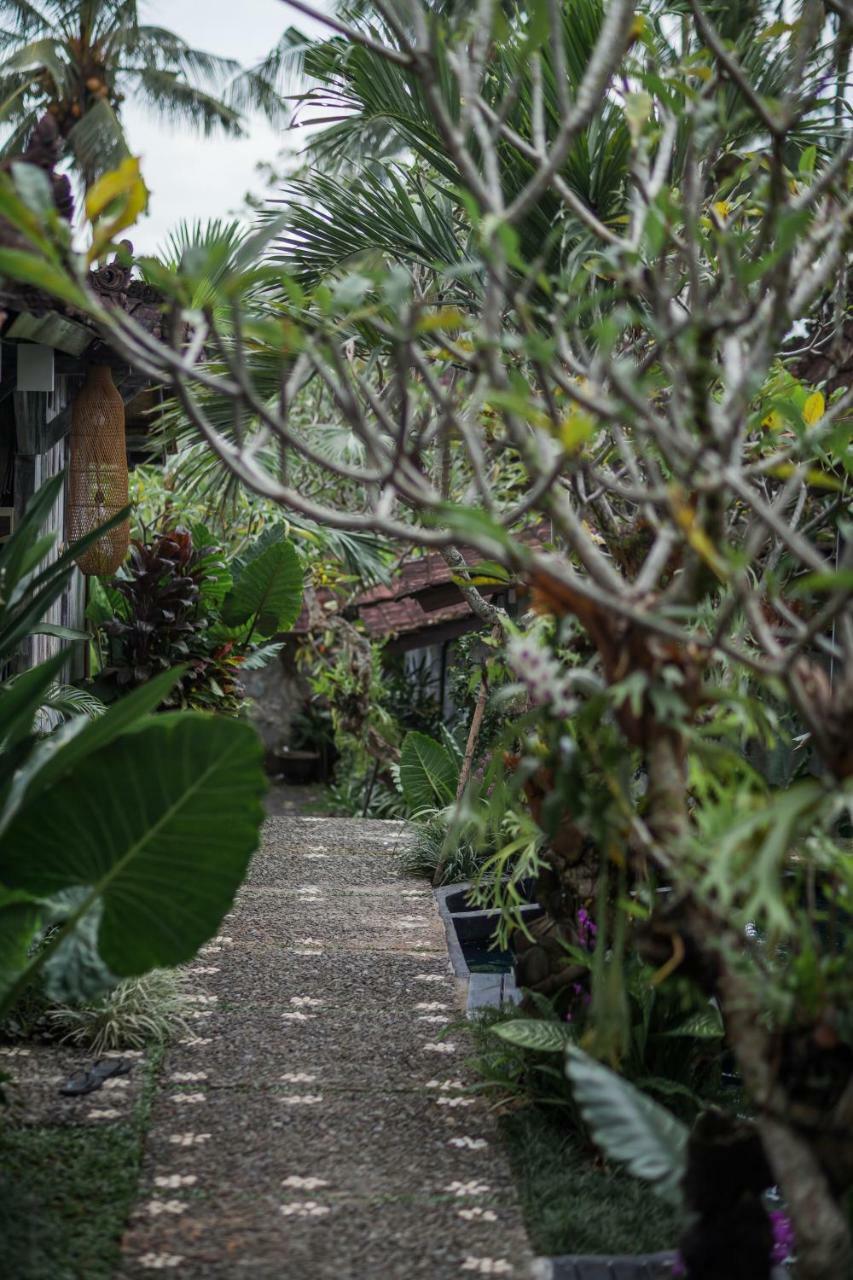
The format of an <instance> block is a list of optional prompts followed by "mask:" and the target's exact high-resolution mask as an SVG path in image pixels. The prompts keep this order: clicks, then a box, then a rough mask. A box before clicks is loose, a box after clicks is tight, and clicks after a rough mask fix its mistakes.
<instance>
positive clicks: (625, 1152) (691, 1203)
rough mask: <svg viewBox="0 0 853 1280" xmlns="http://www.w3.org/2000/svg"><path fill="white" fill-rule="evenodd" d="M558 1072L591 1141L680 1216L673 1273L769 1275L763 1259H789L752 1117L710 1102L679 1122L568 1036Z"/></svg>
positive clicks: (763, 1278) (742, 1279)
mask: <svg viewBox="0 0 853 1280" xmlns="http://www.w3.org/2000/svg"><path fill="white" fill-rule="evenodd" d="M566 1073H567V1075H568V1077H569V1079H570V1080H571V1084H572V1093H573V1097H574V1100H575V1102H576V1105H577V1106H578V1109H579V1111H580V1114H581V1116H582V1117H583V1120H584V1122H585V1123H586V1125H587V1126H588V1128H589V1131H590V1133H591V1135H592V1137H593V1139H594V1141H595V1142H596V1145H597V1146H598V1147H599V1149H600V1150H601V1151H602V1152H603V1153H604V1154H605V1155H606V1156H607V1157H608V1158H609V1159H611V1160H615V1161H618V1162H619V1163H620V1164H622V1165H624V1166H625V1168H626V1169H627V1170H628V1171H629V1172H630V1173H631V1174H633V1175H634V1177H636V1178H641V1179H642V1180H643V1181H644V1182H646V1183H648V1185H649V1186H650V1187H651V1188H652V1190H653V1191H655V1193H656V1194H657V1195H659V1196H662V1197H664V1199H666V1200H668V1201H669V1202H670V1203H672V1204H673V1205H675V1206H676V1207H677V1208H678V1209H679V1210H680V1211H681V1214H682V1217H683V1218H684V1220H686V1221H688V1222H689V1224H690V1225H689V1226H688V1228H687V1231H686V1234H685V1235H684V1238H683V1242H682V1248H681V1256H680V1258H679V1260H678V1268H677V1270H675V1271H674V1273H673V1274H681V1275H685V1276H696V1277H700V1280H701V1277H708V1278H709V1280H711V1278H712V1277H716V1276H731V1277H733V1278H735V1280H770V1275H771V1268H772V1265H773V1264H774V1263H777V1262H785V1261H788V1260H789V1255H790V1253H791V1249H792V1246H793V1245H794V1243H795V1241H794V1236H793V1233H792V1231H791V1224H790V1220H789V1219H788V1216H787V1214H786V1213H785V1212H784V1211H783V1210H781V1209H779V1208H778V1202H777V1207H776V1208H771V1206H770V1203H769V1202H768V1201H766V1200H765V1198H764V1196H765V1193H766V1192H767V1191H768V1190H769V1188H770V1186H771V1183H772V1180H773V1175H772V1173H771V1170H770V1166H769V1164H768V1163H767V1159H766V1157H765V1155H764V1152H763V1150H762V1148H761V1142H760V1138H759V1136H758V1133H757V1130H756V1128H755V1125H754V1124H753V1123H751V1122H750V1121H749V1120H744V1119H740V1118H737V1117H732V1116H727V1115H725V1114H724V1113H723V1112H719V1111H716V1110H714V1111H708V1112H705V1113H703V1115H701V1116H700V1117H699V1119H698V1120H697V1122H696V1124H695V1125H694V1127H693V1129H692V1131H691V1130H688V1129H687V1127H686V1126H685V1125H684V1124H682V1123H681V1121H680V1120H678V1119H677V1118H676V1117H675V1116H673V1115H672V1114H671V1113H670V1112H669V1111H668V1110H667V1109H666V1108H665V1107H662V1106H661V1105H660V1104H658V1103H657V1102H654V1101H653V1100H652V1099H651V1098H649V1097H647V1095H646V1094H645V1093H643V1092H641V1091H640V1090H639V1089H637V1088H635V1086H634V1085H632V1084H631V1083H630V1082H629V1081H627V1080H625V1079H624V1078H623V1077H622V1076H620V1075H618V1074H617V1073H616V1072H614V1071H610V1070H609V1069H608V1068H607V1067H605V1066H604V1065H603V1064H602V1063H600V1062H598V1061H596V1059H595V1058H591V1057H590V1056H589V1055H588V1054H586V1053H584V1052H583V1050H582V1049H580V1048H579V1047H578V1046H577V1045H571V1046H569V1047H568V1049H567V1050H566ZM709 1147H712V1148H713V1149H714V1150H715V1152H716V1154H717V1166H716V1169H715V1174H714V1182H713V1185H712V1186H710V1187H709V1186H708V1185H707V1176H708V1173H707V1169H706V1168H705V1167H704V1165H703V1159H702V1157H703V1156H704V1155H705V1153H706V1152H707V1149H708V1148H709ZM721 1226H724V1227H725V1229H724V1230H721V1229H720V1228H721ZM774 1274H775V1272H774Z"/></svg>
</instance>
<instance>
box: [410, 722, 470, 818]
mask: <svg viewBox="0 0 853 1280" xmlns="http://www.w3.org/2000/svg"><path fill="white" fill-rule="evenodd" d="M458 781H459V767H458V766H457V764H456V763H455V762H454V761H453V760H452V759H451V757H450V753H449V752H448V750H447V748H446V747H443V746H442V745H441V743H440V742H436V740H435V739H434V738H430V737H428V736H427V735H426V734H425V733H416V732H412V733H407V734H406V738H405V741H404V742H403V747H402V750H401V752H400V786H401V787H402V789H403V797H404V799H405V801H406V804H407V805H408V807H409V809H410V810H411V812H412V813H421V812H423V810H424V809H435V808H444V807H445V806H446V805H449V804H452V803H453V801H454V800H455V798H456V785H457V782H458Z"/></svg>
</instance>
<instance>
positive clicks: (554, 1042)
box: [492, 1018, 577, 1053]
mask: <svg viewBox="0 0 853 1280" xmlns="http://www.w3.org/2000/svg"><path fill="white" fill-rule="evenodd" d="M492 1030H493V1031H494V1033H495V1035H496V1036H500V1037H501V1039H502V1040H508V1041H509V1043H510V1044H515V1045H518V1047H519V1048H520V1049H529V1050H530V1051H531V1052H533V1053H565V1051H566V1048H567V1046H568V1045H570V1044H574V1042H575V1040H576V1039H577V1030H576V1029H575V1028H574V1027H572V1026H570V1025H567V1024H566V1023H563V1022H546V1021H545V1020H544V1019H542V1018H513V1019H512V1020H511V1021H509V1022H497V1023H495V1025H494V1026H493V1027H492Z"/></svg>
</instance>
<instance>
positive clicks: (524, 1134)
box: [501, 1106, 681, 1257]
mask: <svg viewBox="0 0 853 1280" xmlns="http://www.w3.org/2000/svg"><path fill="white" fill-rule="evenodd" d="M501 1130H502V1133H503V1136H504V1141H505V1143H506V1147H507V1152H508V1155H509V1160H510V1164H511V1166H512V1170H513V1173H514V1174H515V1178H516V1181H517V1184H518V1193H519V1200H520V1202H521V1207H522V1211H523V1213H524V1220H525V1225H526V1227H527V1232H528V1235H529V1237H530V1242H531V1244H532V1245H533V1248H534V1250H535V1251H536V1253H538V1254H543V1255H545V1256H548V1257H556V1256H558V1255H560V1254H566V1253H656V1252H657V1251H658V1250H664V1249H673V1248H675V1247H676V1245H677V1243H678V1237H679V1234H680V1231H681V1224H680V1220H679V1215H678V1213H677V1212H676V1211H675V1210H674V1209H673V1208H672V1207H671V1206H670V1205H668V1204H666V1203H664V1201H663V1200H661V1199H660V1198H659V1197H657V1196H655V1195H654V1194H653V1193H652V1192H651V1191H649V1189H648V1187H646V1186H644V1185H643V1183H641V1182H638V1181H637V1180H636V1179H635V1178H631V1177H629V1176H628V1174H626V1173H623V1172H622V1171H621V1170H618V1169H614V1168H613V1167H612V1166H607V1165H603V1164H600V1163H597V1162H596V1161H595V1160H594V1159H593V1157H592V1156H591V1154H590V1152H589V1149H584V1148H583V1147H582V1146H581V1143H580V1139H579V1138H578V1137H577V1135H576V1134H574V1133H572V1132H571V1131H567V1129H566V1125H565V1122H564V1121H561V1119H560V1116H559V1114H552V1113H548V1112H546V1111H544V1110H543V1109H542V1108H541V1107H536V1106H529V1107H524V1108H522V1109H521V1110H518V1111H514V1112H512V1113H510V1114H509V1115H506V1116H504V1117H503V1118H502V1119H501Z"/></svg>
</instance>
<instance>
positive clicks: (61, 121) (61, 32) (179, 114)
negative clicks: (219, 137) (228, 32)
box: [0, 0, 285, 182]
mask: <svg viewBox="0 0 853 1280" xmlns="http://www.w3.org/2000/svg"><path fill="white" fill-rule="evenodd" d="M142 9H144V4H140V3H138V0H0V129H2V128H3V126H5V129H6V138H5V141H4V143H3V146H2V148H0V154H3V155H10V154H15V153H16V152H17V151H20V150H21V147H22V144H23V142H24V141H25V139H26V137H27V135H28V134H29V132H30V131H31V129H32V127H33V125H34V124H35V122H36V120H37V119H38V118H39V116H40V115H41V114H42V113H43V112H45V111H49V112H50V113H51V114H52V115H53V116H55V118H56V120H57V123H58V125H59V129H60V132H61V134H62V136H63V137H64V138H65V139H67V141H68V143H69V145H70V148H71V152H72V155H73V157H74V160H75V163H76V167H77V169H78V171H79V172H80V174H81V175H82V177H83V178H84V180H85V181H87V182H90V181H91V180H92V178H93V177H94V176H96V175H97V174H98V173H99V172H100V171H102V170H103V169H105V168H108V167H110V166H111V165H113V164H114V163H115V162H116V161H117V160H118V159H120V158H121V156H122V155H124V154H126V152H127V143H126V141H125V137H124V133H123V130H122V125H121V120H120V116H121V106H122V103H123V102H124V100H125V98H127V97H133V99H134V101H136V102H140V103H142V104H143V105H144V106H146V107H148V108H149V109H150V110H151V111H152V112H153V113H155V114H156V115H158V116H160V117H161V118H163V119H164V120H166V121H170V122H176V123H181V124H188V125H191V126H194V127H196V128H198V129H201V130H202V131H203V132H204V133H205V134H209V133H212V132H214V131H215V130H217V129H219V130H222V131H223V132H224V133H228V134H237V135H239V134H240V133H242V131H243V124H242V122H243V116H242V113H243V112H244V111H246V110H251V109H254V110H260V111H262V112H263V113H264V114H265V115H266V116H267V117H268V118H269V119H271V120H273V121H279V120H283V118H284V115H285V106H284V101H283V99H282V97H281V96H280V95H279V94H278V93H277V92H276V91H275V88H274V87H273V86H272V85H271V83H270V80H269V78H268V77H267V76H265V75H264V73H263V71H261V70H254V71H245V70H244V69H243V68H242V67H241V66H240V64H239V63H237V62H235V61H234V60H233V59H231V58H221V57H217V56H216V55H214V54H211V53H205V52H204V51H203V50H200V49H194V48H192V47H191V46H190V45H189V44H187V43H186V42H185V41H184V40H183V39H182V38H181V37H180V36H179V35H177V34H175V32H173V31H169V30H167V29H165V28H163V27H158V26H152V25H148V24H146V23H144V22H143V21H142V20H141V16H140V10H142Z"/></svg>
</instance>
